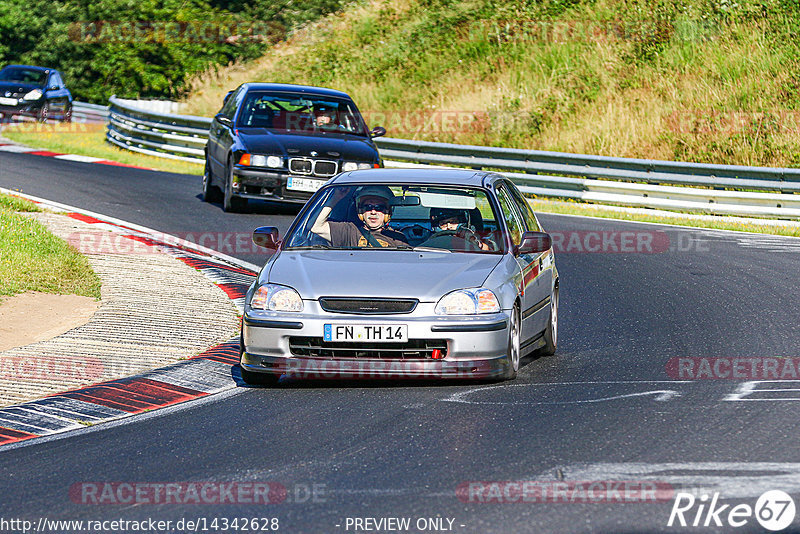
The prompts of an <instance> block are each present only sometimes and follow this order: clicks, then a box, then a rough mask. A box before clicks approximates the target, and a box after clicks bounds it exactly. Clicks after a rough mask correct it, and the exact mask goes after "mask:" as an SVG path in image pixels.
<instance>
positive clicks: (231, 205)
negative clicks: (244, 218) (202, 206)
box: [222, 160, 247, 213]
mask: <svg viewBox="0 0 800 534" xmlns="http://www.w3.org/2000/svg"><path fill="white" fill-rule="evenodd" d="M225 174H226V175H227V176H226V177H225V193H224V195H223V198H222V210H223V211H225V212H228V213H241V212H242V211H244V209H245V208H246V207H247V199H246V198H241V197H236V196H234V195H233V187H232V184H233V161H230V160H228V167H227V169H226V172H225Z"/></svg>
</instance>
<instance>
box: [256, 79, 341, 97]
mask: <svg viewBox="0 0 800 534" xmlns="http://www.w3.org/2000/svg"><path fill="white" fill-rule="evenodd" d="M242 85H244V86H245V87H246V88H247V90H248V91H284V92H288V93H306V94H309V95H317V96H330V97H336V98H346V99H348V100H352V98H350V95H348V94H347V93H344V92H342V91H337V90H336V89H328V88H327V87H312V86H310V85H294V84H291V83H255V82H248V83H244V84H242Z"/></svg>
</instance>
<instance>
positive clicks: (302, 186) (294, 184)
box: [286, 176, 326, 193]
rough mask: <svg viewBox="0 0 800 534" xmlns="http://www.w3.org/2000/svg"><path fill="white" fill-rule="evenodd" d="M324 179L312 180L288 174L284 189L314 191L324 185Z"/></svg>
mask: <svg viewBox="0 0 800 534" xmlns="http://www.w3.org/2000/svg"><path fill="white" fill-rule="evenodd" d="M325 182H326V180H314V179H313V178H298V177H296V176H290V177H289V179H288V180H287V182H286V189H291V190H292V191H307V192H309V193H316V192H317V189H319V188H320V187H322V186H323V185H325Z"/></svg>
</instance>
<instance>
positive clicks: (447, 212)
mask: <svg viewBox="0 0 800 534" xmlns="http://www.w3.org/2000/svg"><path fill="white" fill-rule="evenodd" d="M430 219H431V228H432V229H433V232H434V233H433V235H431V237H430V238H429V239H431V238H434V237H437V236H445V235H453V236H456V237H460V238H462V239H464V240H466V241H468V242H469V243H471V244H472V245H473V246H475V247H476V248H478V249H480V250H492V247H491V246H490V245H489V244H487V243H485V242H484V241H483V240H482V239H481V238H480V237H478V234H476V233H475V232H474V231H472V229H471V228H470V227H469V226H467V219H468V218H467V212H466V211H464V210H460V209H454V208H431V213H430Z"/></svg>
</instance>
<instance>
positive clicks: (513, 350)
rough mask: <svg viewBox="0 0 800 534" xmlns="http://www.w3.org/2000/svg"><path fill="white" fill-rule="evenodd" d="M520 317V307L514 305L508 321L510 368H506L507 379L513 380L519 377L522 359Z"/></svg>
mask: <svg viewBox="0 0 800 534" xmlns="http://www.w3.org/2000/svg"><path fill="white" fill-rule="evenodd" d="M520 328H521V323H520V318H519V308H518V307H517V306H516V305H514V307H513V308H512V309H511V318H510V319H509V321H508V369H507V370H506V380H513V379H515V378H516V377H517V371H519V360H520V354H521V350H520Z"/></svg>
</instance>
